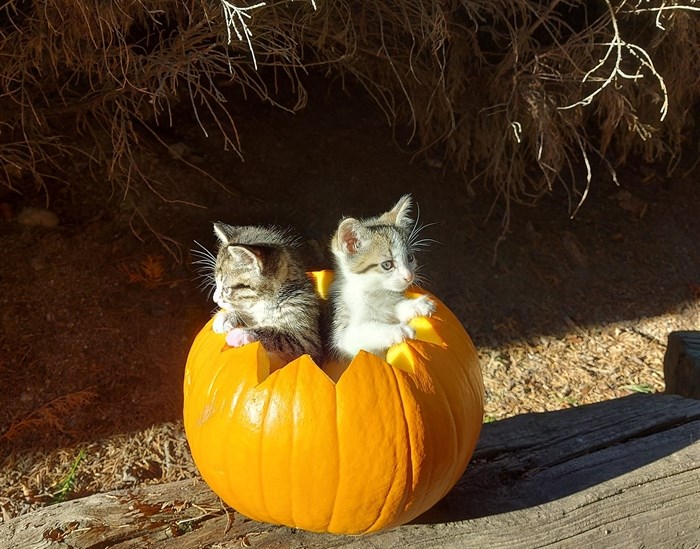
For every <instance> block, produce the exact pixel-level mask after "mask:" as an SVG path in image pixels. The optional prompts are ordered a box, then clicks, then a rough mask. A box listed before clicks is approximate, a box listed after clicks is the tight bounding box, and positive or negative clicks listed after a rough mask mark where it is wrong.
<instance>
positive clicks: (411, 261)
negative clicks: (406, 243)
mask: <svg viewBox="0 0 700 549" xmlns="http://www.w3.org/2000/svg"><path fill="white" fill-rule="evenodd" d="M406 259H408V262H409V263H413V262H414V261H415V260H416V256H415V255H413V254H408V257H407V258H406Z"/></svg>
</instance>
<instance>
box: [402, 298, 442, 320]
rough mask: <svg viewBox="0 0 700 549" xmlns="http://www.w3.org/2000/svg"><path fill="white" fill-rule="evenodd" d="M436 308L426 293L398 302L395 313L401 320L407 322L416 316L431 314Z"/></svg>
mask: <svg viewBox="0 0 700 549" xmlns="http://www.w3.org/2000/svg"><path fill="white" fill-rule="evenodd" d="M436 308H437V307H436V306H435V302H434V301H433V300H432V299H430V298H429V297H428V296H427V295H422V296H420V297H417V298H415V299H407V300H406V301H402V302H401V303H399V305H398V307H397V311H396V314H397V316H398V317H399V320H400V321H401V322H408V321H409V320H411V319H413V318H416V317H417V316H431V315H432V314H433V313H434V312H435V310H436Z"/></svg>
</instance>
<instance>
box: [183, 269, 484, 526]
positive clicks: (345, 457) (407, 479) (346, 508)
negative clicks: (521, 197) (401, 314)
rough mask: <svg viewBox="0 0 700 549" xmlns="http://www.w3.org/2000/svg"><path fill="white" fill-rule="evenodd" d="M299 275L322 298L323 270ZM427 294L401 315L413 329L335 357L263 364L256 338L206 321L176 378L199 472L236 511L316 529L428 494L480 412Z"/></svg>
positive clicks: (425, 501)
mask: <svg viewBox="0 0 700 549" xmlns="http://www.w3.org/2000/svg"><path fill="white" fill-rule="evenodd" d="M313 274H314V276H315V277H316V281H317V286H318V288H319V292H320V293H321V295H323V296H324V297H325V293H326V291H327V290H328V286H329V284H330V279H331V278H332V273H330V272H329V271H323V272H318V273H313ZM420 293H424V292H423V291H422V290H420V289H417V290H416V291H415V292H409V295H411V296H415V295H418V294H420ZM436 303H437V312H436V313H435V314H434V315H433V317H431V318H429V319H425V318H418V319H414V320H413V321H412V322H411V324H412V325H413V327H414V328H415V329H416V331H417V340H415V341H409V342H405V343H402V344H400V345H396V346H394V347H392V348H391V349H389V351H388V353H387V360H386V361H385V360H382V359H380V358H378V357H376V356H374V355H371V354H369V353H365V352H360V353H359V354H358V355H357V356H356V357H355V358H354V359H353V361H352V362H351V363H350V365H349V366H348V367H347V368H345V369H343V368H341V367H340V366H339V365H338V364H328V365H324V370H321V369H320V368H319V367H318V366H317V365H316V364H315V363H314V362H313V361H312V360H311V359H310V358H309V357H308V356H306V355H305V356H302V357H300V358H298V359H296V360H294V361H293V362H290V363H289V364H287V365H285V366H284V367H282V368H278V369H277V370H274V371H272V372H271V369H270V363H269V359H268V356H267V353H266V351H265V350H264V349H263V348H262V346H261V345H260V344H259V343H253V344H250V345H246V346H244V347H241V348H236V349H233V348H228V347H226V346H225V338H224V336H223V335H219V334H215V333H214V332H213V331H212V329H211V322H210V323H208V324H207V325H206V326H205V327H204V328H203V329H202V331H201V332H200V333H199V335H198V336H197V338H196V339H195V341H194V343H193V345H192V348H191V350H190V354H189V357H188V360H187V366H186V371H185V384H184V422H185V430H186V434H187V439H188V441H189V444H190V448H191V451H192V456H193V458H194V461H195V463H196V465H197V467H198V468H199V470H200V472H201V474H202V477H203V478H204V480H205V481H206V482H207V483H208V484H209V486H210V487H211V488H212V490H213V491H214V492H216V493H217V494H218V495H219V496H220V497H221V498H222V499H223V500H224V501H225V502H226V503H227V504H229V505H230V506H231V507H233V508H234V509H236V510H237V511H239V512H240V513H242V514H244V515H246V516H248V517H250V518H253V519H255V520H259V521H263V522H270V523H275V524H284V525H287V526H292V527H296V528H302V529H305V530H312V531H317V532H334V533H344V534H357V533H364V532H373V531H377V530H381V529H384V528H390V527H393V526H397V525H399V524H403V523H405V522H408V521H409V520H411V519H413V518H415V517H416V516H418V515H419V514H421V513H422V512H424V511H426V510H427V509H429V508H430V507H432V506H433V505H434V504H435V503H437V502H438V501H439V500H440V499H441V498H442V497H443V496H445V494H447V492H448V491H449V490H450V489H451V488H452V486H454V484H455V483H456V482H457V480H458V479H459V478H460V476H461V475H462V473H463V472H464V469H465V468H466V466H467V463H468V461H469V459H470V458H471V455H472V453H473V451H474V447H475V446H476V442H477V439H478V436H479V431H480V429H481V423H482V415H483V384H482V378H481V372H480V370H479V365H478V359H477V355H476V351H475V349H474V346H473V344H472V342H471V340H470V338H469V336H468V335H467V333H466V331H465V330H464V328H463V327H462V325H461V324H460V323H459V321H458V320H457V318H456V317H455V316H454V315H453V314H452V313H451V312H450V311H449V310H448V309H447V308H446V307H445V305H444V304H442V303H441V302H440V301H438V300H437V299H436Z"/></svg>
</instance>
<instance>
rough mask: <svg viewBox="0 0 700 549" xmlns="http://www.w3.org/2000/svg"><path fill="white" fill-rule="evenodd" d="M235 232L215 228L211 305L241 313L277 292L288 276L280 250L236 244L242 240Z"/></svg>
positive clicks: (233, 230)
mask: <svg viewBox="0 0 700 549" xmlns="http://www.w3.org/2000/svg"><path fill="white" fill-rule="evenodd" d="M221 227H223V228H224V229H221ZM236 231H237V228H235V227H230V226H225V225H222V224H219V225H218V226H217V230H216V234H217V236H218V237H219V241H220V247H219V252H218V254H217V256H216V262H215V264H214V282H215V284H216V288H215V290H214V301H215V302H216V304H217V305H218V306H219V307H221V308H222V309H224V310H235V311H238V312H245V311H250V310H252V308H253V307H254V306H255V305H256V304H257V303H259V302H260V301H264V300H265V299H266V298H267V297H270V296H272V295H274V294H275V293H276V292H277V290H278V289H279V288H280V286H281V284H282V281H283V280H284V279H285V277H286V276H287V274H288V261H287V258H286V256H285V253H284V249H283V248H282V247H281V246H275V245H264V244H262V245H258V244H255V245H253V244H239V243H238V241H239V240H241V239H242V237H241V235H240V234H239V233H238V232H236Z"/></svg>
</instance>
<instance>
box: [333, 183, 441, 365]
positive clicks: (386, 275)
mask: <svg viewBox="0 0 700 549" xmlns="http://www.w3.org/2000/svg"><path fill="white" fill-rule="evenodd" d="M410 210H411V196H410V195H404V196H402V197H401V199H400V200H399V201H398V202H397V203H396V205H395V206H394V207H393V208H392V209H391V210H389V211H388V212H386V213H383V214H382V215H380V216H377V217H373V218H370V219H362V220H359V219H354V218H346V219H343V220H342V221H341V223H340V225H339V226H338V229H337V231H336V232H335V234H334V235H333V239H332V240H331V251H332V252H333V255H334V257H335V264H336V270H335V279H334V281H333V285H332V286H331V290H330V306H331V315H332V320H331V326H330V334H329V338H328V339H329V341H328V346H329V352H330V354H332V355H333V356H335V357H337V358H339V359H344V360H349V359H351V358H352V357H354V356H355V355H356V354H357V352H358V351H359V350H360V349H364V350H365V351H368V352H370V353H373V354H376V355H378V356H381V357H382V358H383V357H384V356H385V353H386V350H387V349H388V348H389V347H391V346H392V345H394V344H396V343H400V342H401V341H403V340H405V339H413V338H415V335H416V332H415V330H414V329H413V328H412V327H411V326H409V324H408V322H409V321H410V320H411V319H412V318H415V317H417V316H430V315H432V314H433V312H435V303H434V302H433V301H432V300H431V299H430V298H429V297H427V296H425V295H423V296H420V297H417V298H407V297H406V296H405V295H404V292H405V290H406V289H407V288H408V287H409V286H410V285H411V284H412V283H413V282H414V280H415V276H416V258H415V255H414V252H415V248H416V247H417V246H419V245H420V242H415V235H416V234H417V229H416V227H415V224H414V222H413V220H412V219H411V218H410V217H409V215H410Z"/></svg>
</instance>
